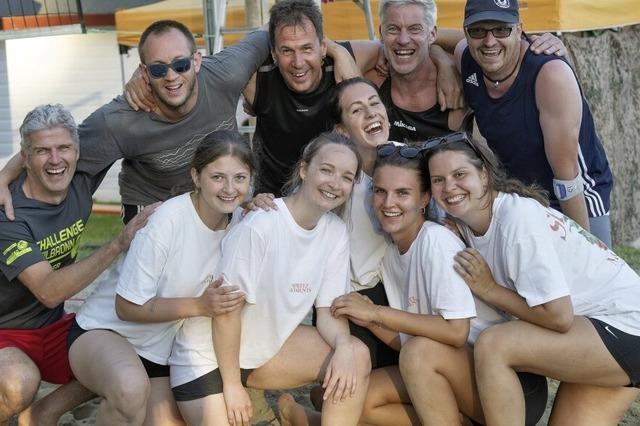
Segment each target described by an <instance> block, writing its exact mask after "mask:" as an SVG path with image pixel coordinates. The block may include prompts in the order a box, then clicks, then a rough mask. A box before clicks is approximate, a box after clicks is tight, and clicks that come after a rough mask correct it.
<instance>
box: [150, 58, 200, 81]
mask: <svg viewBox="0 0 640 426" xmlns="http://www.w3.org/2000/svg"><path fill="white" fill-rule="evenodd" d="M192 59H193V55H191V56H189V57H188V58H180V59H176V60H175V61H173V62H171V63H170V64H149V65H145V67H146V68H147V72H148V73H149V75H150V76H151V78H162V77H164V76H166V75H167V73H168V72H169V68H171V69H172V70H174V71H175V72H177V73H178V74H182V73H185V72H187V71H189V70H190V69H191V60H192Z"/></svg>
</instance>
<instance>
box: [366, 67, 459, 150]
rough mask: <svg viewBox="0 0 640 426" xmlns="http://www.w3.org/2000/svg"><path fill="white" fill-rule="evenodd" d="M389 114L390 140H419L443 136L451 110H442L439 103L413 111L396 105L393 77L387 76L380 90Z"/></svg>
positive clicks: (446, 132) (445, 132)
mask: <svg viewBox="0 0 640 426" xmlns="http://www.w3.org/2000/svg"><path fill="white" fill-rule="evenodd" d="M378 92H379V94H380V99H381V100H382V103H383V104H384V105H385V106H386V107H387V115H388V116H389V140H392V141H397V142H418V141H424V140H426V139H428V138H430V137H434V136H443V135H446V134H448V133H451V130H449V110H446V111H440V105H438V104H437V103H436V104H435V105H434V106H433V107H431V108H429V109H428V110H426V111H420V112H413V111H407V110H404V109H402V108H400V107H398V106H396V105H394V103H393V100H392V99H391V77H387V78H386V79H385V80H384V82H383V83H382V85H381V86H380V89H379V90H378Z"/></svg>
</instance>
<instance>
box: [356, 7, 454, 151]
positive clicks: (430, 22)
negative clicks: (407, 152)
mask: <svg viewBox="0 0 640 426" xmlns="http://www.w3.org/2000/svg"><path fill="white" fill-rule="evenodd" d="M435 23H436V5H435V3H434V1H432V0H412V1H405V0H382V1H381V2H380V38H381V41H382V48H383V52H384V55H385V58H386V59H387V61H388V68H389V76H386V77H384V76H381V75H380V74H378V73H377V72H376V71H375V70H371V71H369V72H368V73H366V77H367V78H369V79H370V80H371V81H373V82H374V83H376V84H377V85H378V87H379V88H380V90H379V91H380V99H381V100H382V102H383V103H384V104H385V106H386V107H387V113H388V115H389V124H390V128H389V139H391V140H395V141H400V142H416V141H422V140H425V139H427V138H429V137H433V136H440V135H444V134H447V133H450V132H451V131H455V130H458V129H459V128H460V127H461V125H462V123H463V120H464V117H465V113H466V109H464V108H463V106H464V105H463V104H464V102H463V99H462V97H459V98H458V99H457V100H455V102H453V103H451V104H450V105H446V102H445V99H444V97H442V98H439V93H438V84H437V83H440V81H441V80H440V78H442V77H443V76H444V75H446V73H445V71H446V70H448V69H451V70H452V72H451V73H448V75H449V76H448V78H449V81H451V80H452V81H455V82H456V84H457V83H458V81H459V76H458V74H457V72H456V71H455V70H454V69H453V64H452V63H451V60H450V59H449V57H448V55H447V54H446V53H445V52H444V51H443V50H442V49H441V48H440V47H439V46H436V47H434V46H433V43H434V41H435V39H436V28H435ZM461 36H462V34H460V37H461ZM379 46H380V44H379V43H378V42H374V41H357V42H352V47H353V50H354V52H355V54H356V57H361V56H363V55H368V56H374V55H377V52H378V49H379ZM367 60H369V58H367ZM439 71H440V72H439Z"/></svg>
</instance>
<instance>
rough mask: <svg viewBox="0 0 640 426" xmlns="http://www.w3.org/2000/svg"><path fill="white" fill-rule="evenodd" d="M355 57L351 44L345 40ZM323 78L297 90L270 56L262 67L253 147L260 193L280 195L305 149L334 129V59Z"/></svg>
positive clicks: (257, 86) (327, 63)
mask: <svg viewBox="0 0 640 426" xmlns="http://www.w3.org/2000/svg"><path fill="white" fill-rule="evenodd" d="M341 45H342V46H344V47H345V48H346V49H347V50H348V51H349V53H351V56H353V50H352V48H351V44H350V43H341ZM322 67H323V70H322V71H323V72H322V80H321V82H320V85H319V86H318V88H317V89H316V90H314V91H313V92H311V93H296V92H293V91H292V90H291V89H289V87H288V86H287V85H286V83H285V82H284V79H283V78H282V74H280V70H278V67H277V66H276V65H275V64H274V63H273V59H272V58H271V56H269V59H267V61H265V63H264V64H263V65H262V66H261V67H260V68H259V69H258V72H257V76H256V94H255V99H254V102H253V105H252V107H253V112H254V113H255V114H256V116H257V123H256V132H255V135H254V139H253V146H254V150H255V152H256V155H257V158H258V182H257V184H256V193H260V192H272V193H274V194H276V196H280V195H281V193H280V191H281V189H282V185H283V184H284V183H285V182H286V181H287V179H288V178H289V175H290V174H291V172H292V171H293V167H294V166H295V163H296V161H298V158H299V157H300V154H301V153H302V148H303V147H304V146H305V145H306V144H307V143H308V142H309V141H310V140H311V139H313V138H314V137H315V136H317V135H318V134H320V133H322V132H324V131H327V130H331V128H332V120H331V118H330V112H329V108H328V106H329V101H330V99H331V97H332V95H333V93H334V90H335V86H336V83H335V78H334V75H333V60H332V59H331V58H329V57H327V58H325V60H324V64H323V65H322Z"/></svg>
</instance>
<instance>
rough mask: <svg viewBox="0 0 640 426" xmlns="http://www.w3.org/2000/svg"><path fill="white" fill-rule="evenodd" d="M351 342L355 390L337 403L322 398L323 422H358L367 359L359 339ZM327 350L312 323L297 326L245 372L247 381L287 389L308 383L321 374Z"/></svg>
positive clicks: (365, 386)
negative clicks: (257, 365) (269, 356)
mask: <svg viewBox="0 0 640 426" xmlns="http://www.w3.org/2000/svg"><path fill="white" fill-rule="evenodd" d="M352 345H353V348H354V352H355V355H356V365H357V367H358V371H357V381H358V382H357V383H358V386H357V389H356V394H355V395H354V396H353V397H351V398H346V399H345V400H344V401H340V402H338V403H333V402H329V401H325V403H324V405H323V407H322V424H323V425H356V424H358V420H359V418H360V413H361V412H362V406H363V404H364V399H365V395H366V391H367V386H368V381H369V372H370V369H371V361H370V357H369V349H368V348H367V347H366V346H365V345H364V344H363V343H362V342H361V341H360V340H358V339H356V338H352ZM331 353H332V351H331V347H330V346H329V345H327V343H326V342H325V341H324V339H323V338H322V337H321V336H320V334H319V333H318V331H317V330H316V329H315V327H309V326H304V325H301V326H298V328H297V329H296V330H295V331H294V332H293V334H292V335H291V336H290V337H289V339H287V341H286V342H285V343H284V345H283V346H282V348H281V349H280V351H279V352H278V353H277V354H276V355H275V356H274V357H273V358H272V359H270V360H269V361H268V362H267V363H266V364H265V365H263V366H261V367H260V368H258V369H256V370H254V371H253V372H252V373H251V375H249V379H248V382H247V385H248V386H250V387H254V388H260V389H288V388H293V387H298V386H300V385H303V384H306V383H311V382H313V381H316V380H318V379H320V378H321V377H324V373H325V368H326V366H327V363H328V362H329V360H330V357H331Z"/></svg>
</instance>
